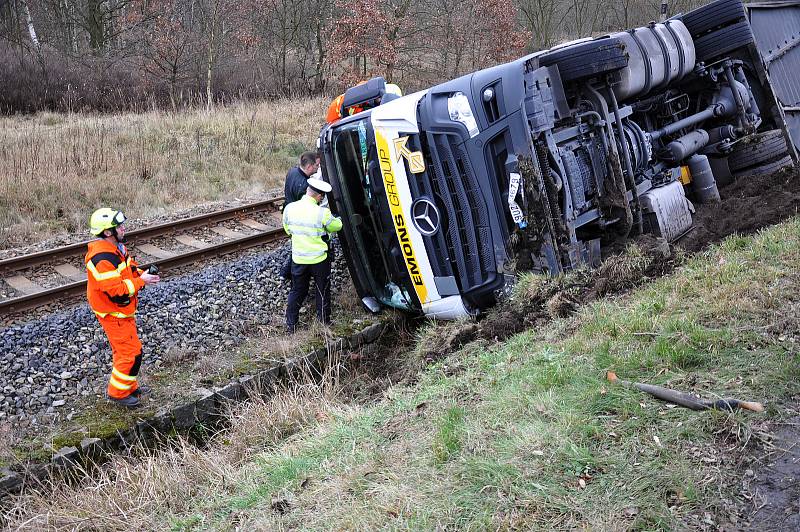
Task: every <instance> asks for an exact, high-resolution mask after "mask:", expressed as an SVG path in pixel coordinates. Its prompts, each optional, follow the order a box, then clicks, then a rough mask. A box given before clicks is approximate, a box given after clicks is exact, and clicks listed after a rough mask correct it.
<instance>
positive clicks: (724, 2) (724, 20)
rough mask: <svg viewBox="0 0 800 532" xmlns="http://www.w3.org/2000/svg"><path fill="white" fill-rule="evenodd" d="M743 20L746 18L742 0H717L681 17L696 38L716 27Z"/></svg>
mask: <svg viewBox="0 0 800 532" xmlns="http://www.w3.org/2000/svg"><path fill="white" fill-rule="evenodd" d="M742 20H745V14H744V6H742V2H741V0H717V1H716V2H711V3H710V4H708V5H705V6H703V7H699V8H697V9H694V10H692V11H689V12H688V13H686V14H685V15H683V16H682V17H681V22H683V24H684V25H685V26H686V29H688V30H689V33H691V34H692V37H694V38H697V37H700V36H701V35H703V34H704V33H707V32H708V31H709V30H712V29H714V28H720V27H722V26H726V25H728V24H731V23H733V22H739V21H742Z"/></svg>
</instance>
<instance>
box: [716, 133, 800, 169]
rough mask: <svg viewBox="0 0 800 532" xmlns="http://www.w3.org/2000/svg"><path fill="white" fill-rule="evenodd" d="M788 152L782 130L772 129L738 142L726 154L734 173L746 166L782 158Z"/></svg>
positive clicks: (749, 166)
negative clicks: (731, 150) (728, 153)
mask: <svg viewBox="0 0 800 532" xmlns="http://www.w3.org/2000/svg"><path fill="white" fill-rule="evenodd" d="M788 153H789V150H788V149H787V148H786V140H784V138H783V131H781V130H780V129H772V130H770V131H765V132H764V133H758V134H756V135H752V136H751V137H750V138H747V139H743V141H740V142H738V143H737V144H736V145H735V147H734V149H733V152H731V154H730V155H728V167H729V168H730V169H731V172H734V173H736V172H739V171H742V170H744V169H747V168H751V167H754V166H759V165H762V164H765V163H769V162H773V161H776V160H778V159H782V158H784V157H785V156H786V155H787V154H788Z"/></svg>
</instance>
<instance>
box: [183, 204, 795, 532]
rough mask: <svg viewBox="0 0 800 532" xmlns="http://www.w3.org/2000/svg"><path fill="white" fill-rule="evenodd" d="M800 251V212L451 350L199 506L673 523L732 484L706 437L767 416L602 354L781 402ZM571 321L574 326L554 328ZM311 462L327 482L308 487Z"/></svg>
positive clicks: (361, 522)
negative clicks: (486, 343) (611, 379)
mask: <svg viewBox="0 0 800 532" xmlns="http://www.w3.org/2000/svg"><path fill="white" fill-rule="evenodd" d="M799 268H800V221H798V220H796V219H795V220H793V221H790V222H787V223H785V224H783V225H781V226H778V227H775V228H772V229H770V230H768V231H766V232H764V233H762V234H760V235H758V236H755V237H752V238H750V237H748V238H744V237H734V238H732V239H729V240H727V241H725V242H724V243H723V244H722V245H721V246H720V248H719V249H717V250H712V251H709V252H707V253H706V254H704V255H702V256H700V257H697V258H694V259H691V260H690V261H688V262H687V263H686V264H685V266H683V267H681V268H680V269H678V271H676V272H674V273H673V274H672V275H669V276H667V277H665V278H662V279H660V280H657V281H655V282H653V283H651V284H650V285H648V286H646V287H644V288H642V289H640V290H638V291H636V292H634V293H633V294H632V295H630V296H627V297H622V298H619V297H618V298H612V299H606V300H602V301H599V302H597V303H594V304H591V305H589V306H587V307H585V308H583V309H581V310H580V311H579V313H578V315H577V316H575V317H572V318H568V319H565V320H557V321H561V323H558V322H554V323H552V324H551V326H550V327H548V328H547V330H536V331H534V330H529V331H527V332H524V333H521V334H518V335H516V336H514V337H513V338H511V339H510V340H509V341H507V342H505V343H503V344H500V345H495V346H491V347H489V348H481V349H479V350H478V352H477V353H476V352H474V351H472V350H471V349H469V348H467V349H464V350H462V351H460V352H458V353H456V354H455V355H452V356H451V357H449V358H447V359H445V360H443V361H441V362H439V363H438V364H435V365H434V366H431V367H429V368H428V369H427V370H426V371H425V372H424V373H423V374H422V375H421V377H420V380H419V382H418V383H417V384H416V385H414V386H411V387H408V388H403V387H398V388H394V389H392V390H391V391H390V392H388V393H387V397H386V399H385V400H384V401H382V402H381V403H380V404H378V405H376V406H374V407H371V408H366V409H364V410H363V411H362V412H360V413H359V414H358V415H356V416H353V417H350V416H348V417H346V418H342V419H337V420H335V421H334V423H333V424H331V425H330V426H329V427H328V428H327V429H326V430H324V431H323V432H322V433H321V434H306V435H304V436H302V437H299V438H297V439H296V440H295V441H294V442H293V443H291V444H289V445H287V447H286V448H283V449H280V450H277V451H275V452H269V453H266V454H264V455H263V456H262V457H261V458H260V459H259V462H258V465H257V466H256V467H255V469H254V470H251V471H250V472H249V473H244V472H243V477H244V478H246V480H245V481H244V482H243V483H242V485H241V491H240V492H239V493H237V494H236V496H235V497H230V498H229V497H219V498H217V499H214V500H204V501H197V506H196V508H194V510H193V512H192V513H199V514H203V515H207V516H212V518H211V519H210V520H204V526H210V527H212V528H225V527H227V526H229V525H230V522H229V521H228V516H229V515H230V512H231V511H233V509H235V510H236V511H237V512H241V511H242V510H244V511H245V513H246V515H247V516H248V519H251V520H252V521H250V522H252V523H260V524H262V525H263V526H272V525H276V524H278V523H280V524H281V525H284V526H297V525H299V526H304V527H310V528H327V527H328V526H333V527H334V528H370V527H373V526H388V527H390V528H392V527H401V528H405V527H409V528H413V529H425V528H429V527H436V526H445V527H453V528H459V529H461V528H464V529H473V530H478V529H485V528H495V527H500V528H506V527H514V526H516V527H523V528H528V527H533V528H538V527H543V528H551V527H555V528H572V527H594V528H638V529H671V528H675V527H682V526H685V525H686V521H685V519H686V518H687V516H688V515H689V514H691V513H692V512H696V511H699V510H701V509H702V510H706V511H710V512H712V514H713V513H714V512H717V511H720V512H721V511H722V507H721V504H720V502H719V496H720V492H719V491H717V486H718V485H719V486H721V488H722V490H723V493H728V494H730V493H732V492H733V491H732V490H734V489H735V488H736V486H735V482H733V481H732V478H733V477H732V476H731V475H730V472H729V471H728V472H726V471H725V470H724V468H712V467H709V466H708V465H707V463H706V462H704V461H703V457H704V456H705V454H704V453H705V451H703V449H706V448H711V449H721V450H723V451H724V450H726V449H730V448H731V446H735V445H744V442H743V441H740V440H736V439H735V438H734V439H733V440H731V439H730V438H731V437H732V436H731V434H734V433H736V432H737V431H740V432H741V431H745V432H746V431H748V430H750V424H751V423H752V421H753V420H754V419H758V418H757V416H755V415H753V414H749V413H736V414H733V415H725V414H721V413H715V412H692V411H689V410H684V409H680V408H667V407H666V405H665V404H664V403H660V402H658V401H656V400H654V399H653V398H651V397H649V396H646V395H643V394H641V393H639V392H637V391H633V390H630V389H627V388H624V387H620V386H614V385H612V384H609V383H606V382H605V381H604V371H605V370H607V369H614V370H615V371H617V372H618V373H619V374H620V376H621V377H622V378H626V379H629V380H640V381H646V382H651V383H658V384H664V385H670V386H674V387H676V388H681V389H692V390H695V391H699V392H705V393H706V395H708V396H713V394H720V395H728V394H730V395H735V396H738V397H743V398H749V399H757V400H762V401H765V402H766V403H767V404H768V405H771V404H775V403H779V402H780V401H782V400H784V399H785V398H787V397H788V396H789V394H791V393H796V392H797V391H798V389H800V387H798V384H797V379H796V377H797V375H798V373H799V372H800V360H798V356H797V355H796V354H793V353H792V350H791V344H790V343H787V342H785V341H782V340H780V339H779V336H780V335H779V334H778V332H774V331H771V330H770V329H769V327H770V325H771V324H773V323H775V321H776V320H777V319H779V318H780V313H781V309H782V308H785V306H786V305H790V304H792V303H793V302H794V301H796V299H797V296H798V293H800V284H798V279H797V277H796V276H794V275H791V272H795V271H798V269H799ZM778 287H780V290H778V289H777V288H778ZM565 323H566V324H567V325H570V326H572V327H573V328H574V333H573V334H572V335H569V336H565V337H563V338H561V339H559V340H557V341H552V340H547V338H548V337H549V336H553V335H552V330H553V329H557V328H559V327H561V328H563V326H564V325H565ZM795 325H796V324H795ZM444 327H448V325H444ZM432 335H435V332H434V331H432V330H431V328H429V329H426V330H425V331H424V332H423V333H422V334H421V337H422V338H425V337H431V336H432ZM420 404H424V408H421V409H420V407H419V406H418V405H420ZM381 420H388V421H387V422H386V423H382V422H381ZM387 424H388V425H389V426H393V425H395V424H397V428H396V429H395V430H393V431H391V433H389V434H387V432H386V430H385V425H387ZM728 467H731V466H728ZM364 471H369V472H370V473H369V474H367V475H365V474H364ZM708 475H712V476H713V477H714V482H711V483H709V482H708V480H707V476H708ZM306 478H311V479H314V482H315V483H317V484H319V485H321V486H324V487H325V489H324V493H323V490H322V489H321V488H320V489H318V490H313V494H311V493H309V494H307V490H303V489H302V488H300V483H301V482H302V480H303V479H306ZM277 493H291V494H292V495H293V497H294V498H295V499H294V500H295V503H294V504H295V506H294V510H293V511H290V512H288V513H287V514H285V515H283V516H277V515H275V514H274V513H272V512H270V511H266V510H264V509H263V507H264V501H267V500H270V498H271V497H274V496H275V494H277ZM312 501H313V503H312ZM312 507H313V510H312ZM237 515H239V516H241V514H240V513H237Z"/></svg>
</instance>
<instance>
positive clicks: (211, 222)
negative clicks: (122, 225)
mask: <svg viewBox="0 0 800 532" xmlns="http://www.w3.org/2000/svg"><path fill="white" fill-rule="evenodd" d="M282 204H283V198H282V197H280V198H273V199H269V200H264V201H260V202H257V203H250V204H247V205H242V206H239V207H232V208H229V209H225V210H222V211H216V212H212V213H209V214H201V215H198V216H193V217H191V218H185V219H183V220H177V221H175V222H168V223H163V224H158V225H153V226H150V227H145V228H142V229H136V230H132V231H128V232H127V234H126V243H127V245H128V247H129V249H130V252H131V253H132V255H134V256H136V257H140V256H142V255H144V256H146V257H149V259H146V260H138V259H137V260H138V262H139V263H140V266H141V267H147V266H149V265H150V264H156V265H158V267H159V268H160V269H162V270H165V271H167V270H169V269H174V268H178V267H182V266H187V265H190V264H192V263H195V262H199V261H202V260H207V259H209V258H213V257H218V256H220V255H225V254H228V253H232V252H236V251H239V250H243V249H247V248H251V247H255V246H260V245H263V244H267V243H269V242H274V241H276V240H280V239H283V238H285V233H284V232H283V228H282V227H280V220H279V215H277V216H276V214H277V213H278V212H279V209H280V206H281V205H282ZM258 218H261V220H260V221H259V219H258ZM264 222H266V223H264ZM230 225H234V227H235V228H234V229H231V228H230V227H228V226H230ZM198 231H199V232H202V233H203V236H201V237H199V238H198V236H199V235H193V234H192V233H193V232H198ZM209 236H210V237H212V238H209ZM209 240H212V241H209ZM213 240H219V241H213ZM160 241H164V242H167V243H172V245H174V246H176V247H171V248H168V249H165V248H167V246H166V245H163V244H162V243H161V242H160ZM153 242H156V243H159V244H161V247H159V246H157V245H155V244H154V243H153ZM87 243H88V241H85V242H79V243H76V244H70V245H68V246H62V247H59V248H55V249H51V250H46V251H40V252H37V253H31V254H28V255H20V256H17V257H11V258H8V259H3V260H0V279H2V283H0V284H4V285H6V286H5V288H6V291H7V292H12V293H11V295H10V296H9V297H3V298H0V317H4V316H8V315H11V314H16V313H19V312H22V311H25V310H31V309H33V308H36V307H39V306H42V305H46V304H50V303H54V302H57V301H59V300H62V299H66V298H69V297H73V296H76V295H78V294H83V293H84V292H85V291H86V272H85V268H83V267H82V264H83V255H84V254H85V252H86V246H87ZM42 281H44V282H42ZM43 285H47V286H43ZM9 288H10V289H11V290H10V291H9V290H8V289H9Z"/></svg>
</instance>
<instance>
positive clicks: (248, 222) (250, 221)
mask: <svg viewBox="0 0 800 532" xmlns="http://www.w3.org/2000/svg"><path fill="white" fill-rule="evenodd" d="M239 222H240V223H241V224H242V225H246V226H247V227H249V228H250V229H255V230H256V231H267V230H268V229H272V228H271V227H270V226H268V225H264V224H262V223H261V222H257V221H255V220H253V219H252V218H245V219H244V220H239Z"/></svg>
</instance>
